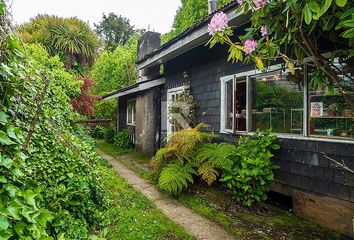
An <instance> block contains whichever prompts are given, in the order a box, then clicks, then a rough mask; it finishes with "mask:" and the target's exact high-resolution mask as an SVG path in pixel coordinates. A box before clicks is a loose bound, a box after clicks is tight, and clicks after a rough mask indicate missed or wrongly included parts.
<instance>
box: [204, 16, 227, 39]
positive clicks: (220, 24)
mask: <svg viewBox="0 0 354 240" xmlns="http://www.w3.org/2000/svg"><path fill="white" fill-rule="evenodd" d="M227 27H228V19H227V15H226V14H225V13H223V12H219V13H216V14H215V15H214V17H213V18H212V19H211V21H210V23H209V25H208V31H209V34H210V35H214V34H215V33H216V32H223V31H224V30H225V29H226V28H227Z"/></svg>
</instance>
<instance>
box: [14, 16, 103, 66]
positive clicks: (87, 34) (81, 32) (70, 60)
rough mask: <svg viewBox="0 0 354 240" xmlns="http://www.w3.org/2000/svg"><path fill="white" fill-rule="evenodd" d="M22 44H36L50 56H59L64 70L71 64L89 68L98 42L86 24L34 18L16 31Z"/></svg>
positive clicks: (48, 18) (73, 20)
mask: <svg viewBox="0 0 354 240" xmlns="http://www.w3.org/2000/svg"><path fill="white" fill-rule="evenodd" d="M17 32H18V33H19V35H20V37H21V38H22V40H23V41H24V42H26V43H39V44H41V45H42V46H44V47H45V49H46V50H47V51H48V52H49V53H50V54H51V55H52V56H54V55H58V54H59V55H61V56H63V62H65V67H66V69H74V68H75V64H77V63H79V64H81V65H91V64H92V62H93V60H94V58H95V57H96V55H97V50H98V47H99V41H98V38H97V36H96V34H95V33H94V32H93V31H92V30H91V29H90V27H89V26H88V24H87V23H85V22H83V21H82V20H79V19H77V18H61V17H57V16H49V15H38V16H37V17H35V18H33V19H32V20H31V21H30V22H29V23H26V24H24V25H21V26H19V27H18V28H17Z"/></svg>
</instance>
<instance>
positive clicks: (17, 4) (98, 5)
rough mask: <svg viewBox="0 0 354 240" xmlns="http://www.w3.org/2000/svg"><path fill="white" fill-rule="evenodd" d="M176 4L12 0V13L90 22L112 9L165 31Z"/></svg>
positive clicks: (167, 0) (21, 18) (17, 18)
mask: <svg viewBox="0 0 354 240" xmlns="http://www.w3.org/2000/svg"><path fill="white" fill-rule="evenodd" d="M180 5H181V3H180V0H12V14H13V18H14V22H15V23H17V24H20V23H23V22H28V21H29V19H30V18H32V17H34V16H36V15H37V14H39V13H41V14H44V13H47V14H54V15H58V16H61V17H73V16H76V17H78V18H80V19H82V20H84V21H87V22H89V23H90V25H91V26H93V23H97V22H99V21H100V19H101V17H102V13H109V12H114V13H116V14H118V15H122V16H124V17H127V18H129V19H130V21H131V23H132V24H133V25H135V26H136V27H137V28H145V29H148V26H149V25H150V30H155V31H157V32H160V33H166V32H168V31H169V30H170V29H171V27H172V22H173V17H174V16H175V14H176V10H177V9H178V7H179V6H180Z"/></svg>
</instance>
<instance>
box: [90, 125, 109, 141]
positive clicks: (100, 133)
mask: <svg viewBox="0 0 354 240" xmlns="http://www.w3.org/2000/svg"><path fill="white" fill-rule="evenodd" d="M105 134H106V128H105V127H103V126H96V127H95V128H94V129H93V131H92V134H91V135H92V137H94V138H98V139H104V137H105Z"/></svg>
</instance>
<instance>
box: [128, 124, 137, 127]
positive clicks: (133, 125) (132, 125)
mask: <svg viewBox="0 0 354 240" xmlns="http://www.w3.org/2000/svg"><path fill="white" fill-rule="evenodd" d="M126 125H127V126H131V127H135V124H133V123H127V124H126Z"/></svg>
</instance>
